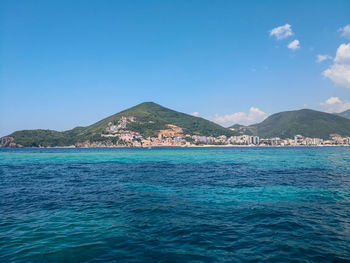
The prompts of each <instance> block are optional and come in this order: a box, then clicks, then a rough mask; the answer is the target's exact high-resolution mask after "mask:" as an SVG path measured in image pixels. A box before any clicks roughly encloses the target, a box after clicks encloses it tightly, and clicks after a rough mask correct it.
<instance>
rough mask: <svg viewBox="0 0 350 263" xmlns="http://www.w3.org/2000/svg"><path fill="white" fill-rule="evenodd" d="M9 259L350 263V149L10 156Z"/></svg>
mask: <svg viewBox="0 0 350 263" xmlns="http://www.w3.org/2000/svg"><path fill="white" fill-rule="evenodd" d="M0 262H26V263H27V262H350V147H295V148H293V147H280V148H273V147H270V148H262V147H256V148H253V147H245V148H243V147H241V148H239V147H238V148H228V147H226V148H224V147H221V148H152V149H147V148H146V149H145V148H89V149H39V148H37V149H35V148H31V149H0Z"/></svg>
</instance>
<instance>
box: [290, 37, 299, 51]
mask: <svg viewBox="0 0 350 263" xmlns="http://www.w3.org/2000/svg"><path fill="white" fill-rule="evenodd" d="M287 47H288V48H289V49H291V50H293V51H294V50H297V49H299V48H300V42H299V40H297V39H294V40H293V41H292V42H290V43H289V44H288V46H287Z"/></svg>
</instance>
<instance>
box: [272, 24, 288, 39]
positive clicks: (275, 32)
mask: <svg viewBox="0 0 350 263" xmlns="http://www.w3.org/2000/svg"><path fill="white" fill-rule="evenodd" d="M292 35H293V31H292V26H291V25H290V24H285V25H283V26H279V27H275V28H273V29H271V30H270V36H274V37H276V39H278V40H281V39H284V38H287V37H289V36H292Z"/></svg>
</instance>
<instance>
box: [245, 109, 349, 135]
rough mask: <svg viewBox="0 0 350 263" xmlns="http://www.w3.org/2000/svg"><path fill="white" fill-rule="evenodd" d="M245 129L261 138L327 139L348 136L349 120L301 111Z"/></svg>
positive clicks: (271, 118) (326, 114) (285, 113)
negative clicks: (335, 134) (300, 136)
mask: <svg viewBox="0 0 350 263" xmlns="http://www.w3.org/2000/svg"><path fill="white" fill-rule="evenodd" d="M246 129H248V130H250V131H251V132H252V133H253V134H255V135H258V136H260V137H262V138H272V137H280V138H293V137H294V136H295V135H297V134H301V135H303V136H307V137H314V138H322V139H328V138H329V135H330V134H332V133H337V134H340V135H342V136H350V120H349V119H346V118H343V117H340V116H336V115H334V114H329V113H325V112H320V111H315V110H309V109H303V110H296V111H285V112H280V113H276V114H273V115H271V116H269V117H268V118H266V119H265V120H264V121H262V122H261V123H258V124H254V125H250V126H248V127H246Z"/></svg>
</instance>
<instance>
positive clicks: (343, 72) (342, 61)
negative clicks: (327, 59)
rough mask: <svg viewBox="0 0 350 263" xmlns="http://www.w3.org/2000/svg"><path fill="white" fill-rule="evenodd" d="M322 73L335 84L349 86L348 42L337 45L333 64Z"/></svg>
mask: <svg viewBox="0 0 350 263" xmlns="http://www.w3.org/2000/svg"><path fill="white" fill-rule="evenodd" d="M323 75H324V76H325V77H327V78H329V79H330V80H332V81H333V82H334V84H335V85H337V86H342V87H346V88H350V43H348V44H341V45H340V46H339V47H338V49H337V54H336V57H335V59H334V64H333V65H331V66H330V67H329V68H328V69H326V70H325V71H324V72H323Z"/></svg>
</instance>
